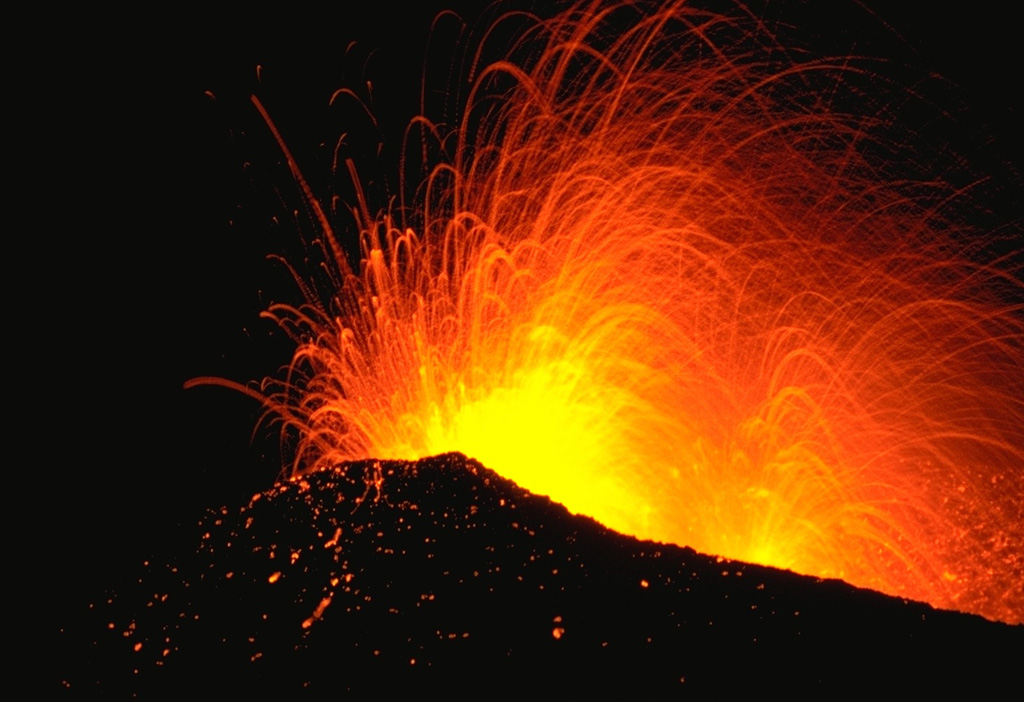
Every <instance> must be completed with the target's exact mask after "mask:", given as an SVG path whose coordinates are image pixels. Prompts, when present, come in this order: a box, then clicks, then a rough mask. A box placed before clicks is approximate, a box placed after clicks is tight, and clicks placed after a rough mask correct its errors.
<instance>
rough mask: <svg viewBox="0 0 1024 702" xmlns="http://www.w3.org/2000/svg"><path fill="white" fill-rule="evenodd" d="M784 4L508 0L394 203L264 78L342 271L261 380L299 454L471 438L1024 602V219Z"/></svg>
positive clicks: (315, 255) (933, 585)
mask: <svg viewBox="0 0 1024 702" xmlns="http://www.w3.org/2000/svg"><path fill="white" fill-rule="evenodd" d="M766 27H767V25H766V24H764V23H763V22H761V21H759V18H758V17H755V16H754V15H753V14H749V13H748V11H747V10H745V9H744V8H743V7H742V6H736V7H735V8H732V10H731V11H729V12H727V13H725V14H718V13H712V12H707V11H704V10H702V9H700V8H697V7H695V6H692V5H690V4H687V3H674V4H671V5H669V6H667V7H664V8H657V9H655V10H653V11H652V10H651V8H649V7H647V6H646V5H643V4H634V3H621V4H620V3H617V2H605V1H604V0H595V1H593V2H585V3H582V4H579V5H575V6H572V7H569V8H568V9H566V10H565V11H563V12H562V13H561V14H558V15H556V16H555V17H553V18H551V19H540V18H537V17H533V16H527V15H524V14H522V13H507V14H504V15H502V16H501V17H500V18H499V19H498V20H497V21H496V22H495V23H494V24H493V25H492V26H490V27H488V29H487V30H486V31H485V32H484V33H483V38H482V39H481V40H480V41H479V42H478V43H476V44H470V45H469V46H470V47H473V48H469V47H466V48H464V50H465V51H466V52H467V53H466V55H465V57H464V58H465V59H466V60H465V65H467V66H469V68H467V69H466V71H465V73H464V75H460V76H459V79H461V80H463V81H464V83H463V84H464V85H465V86H466V88H465V90H464V91H457V92H458V96H457V97H456V96H454V95H450V96H449V99H450V100H457V101H458V103H459V104H458V110H459V114H460V115H461V116H460V118H459V121H458V124H457V125H456V126H455V127H446V126H444V125H442V124H437V123H433V122H431V121H430V120H429V119H428V118H427V117H420V118H417V119H416V120H414V121H413V122H412V123H411V124H410V126H409V127H408V129H407V131H406V141H405V148H404V154H405V157H404V159H403V164H402V166H401V167H400V170H401V172H402V175H403V177H404V178H405V182H404V183H403V185H402V186H401V187H400V192H399V193H398V194H397V198H398V199H397V201H392V204H391V205H389V206H387V207H382V208H375V207H374V206H373V205H372V202H373V197H372V196H371V195H372V194H369V195H368V194H366V193H364V192H363V187H362V186H361V185H360V180H359V177H358V175H357V163H356V162H355V161H354V160H352V159H350V158H346V155H345V152H344V147H343V146H342V145H341V144H339V146H338V148H337V150H336V170H337V172H338V173H339V174H340V175H343V176H345V177H346V178H348V179H350V181H351V182H350V183H349V187H351V192H352V196H351V197H350V198H348V200H349V202H348V203H347V207H346V206H339V204H338V202H339V201H338V200H328V199H326V198H320V197H318V195H317V194H316V193H314V191H313V189H312V188H311V187H310V186H309V185H307V182H306V180H305V179H304V178H303V175H302V173H301V171H300V168H299V165H298V164H297V163H296V161H295V159H294V158H293V157H292V156H291V154H290V153H289V152H288V148H287V146H286V143H285V140H284V138H283V137H282V136H281V135H280V134H279V133H278V131H277V129H276V127H275V126H274V124H273V122H272V120H271V119H270V117H269V116H268V115H267V112H266V111H265V110H264V108H263V106H262V104H261V103H260V102H259V100H258V99H256V98H253V101H254V103H255V105H256V107H257V108H258V109H259V111H260V112H261V113H262V115H263V116H264V119H265V120H266V122H267V124H268V125H269V127H270V129H271V130H272V131H273V133H274V136H275V138H276V139H277V141H278V142H279V144H280V147H281V149H282V150H283V151H284V153H285V156H286V159H287V162H288V165H289V167H290V169H291V172H292V174H293V176H294V178H295V180H296V182H297V183H298V184H299V186H300V189H301V191H302V192H303V198H304V200H305V205H306V209H307V211H308V212H309V213H310V220H311V227H310V231H311V232H312V235H310V232H307V233H306V239H307V250H308V252H309V256H310V259H311V260H312V261H313V262H314V263H313V265H311V268H316V269H317V270H315V271H313V273H312V275H311V274H310V271H307V270H305V269H302V268H300V266H299V264H298V263H297V262H291V263H288V262H285V265H286V266H288V267H289V269H290V270H291V271H292V274H293V276H294V278H295V281H296V283H297V285H298V288H299V289H300V290H301V291H302V294H303V298H304V299H303V302H302V303H301V304H274V305H272V306H270V307H269V309H268V310H267V312H266V315H267V316H269V317H270V318H272V319H274V320H275V321H276V322H278V323H279V324H280V325H281V327H282V328H284V329H285V330H287V331H288V332H289V334H291V335H292V337H293V338H294V339H295V341H296V342H297V349H296V351H295V354H294V360H293V362H292V364H291V366H290V368H289V369H288V370H287V372H286V373H284V374H282V376H281V377H280V378H278V379H276V380H268V381H265V382H264V384H263V385H262V386H261V387H260V388H259V389H258V390H256V389H249V390H248V391H249V392H250V393H251V394H254V395H256V396H258V397H259V398H260V400H261V401H263V402H264V403H265V405H266V407H267V408H268V412H269V414H271V415H273V416H274V417H275V418H277V419H279V420H280V421H281V423H282V425H283V429H282V432H283V437H284V438H285V439H286V442H285V443H286V444H287V446H289V447H290V450H291V458H290V467H289V471H290V472H292V473H294V474H301V473H303V472H306V471H312V470H317V469H319V468H322V467H326V466H335V465H337V464H339V463H342V462H344V461H350V460H354V459H361V458H366V457H377V458H397V459H417V458H421V457H425V456H430V455H433V454H439V453H443V452H447V451H461V452H463V453H465V454H467V455H469V456H472V457H474V458H476V459H478V460H480V461H481V462H482V463H483V464H485V465H487V466H488V467H490V468H493V469H494V470H496V471H498V472H499V473H501V474H502V475H504V476H506V477H508V478H511V479H513V480H515V481H516V482H517V483H519V484H520V485H522V486H524V487H527V488H529V489H531V490H532V491H534V492H537V493H541V494H546V495H549V496H551V497H552V498H553V499H555V500H557V501H559V502H561V503H563V504H565V505H566V507H568V508H569V509H570V510H572V511H574V512H577V513H582V514H587V515H590V516H593V517H594V518H596V519H597V520H599V521H600V522H602V523H604V524H606V525H607V526H609V527H611V528H613V529H616V530H618V531H620V532H623V533H627V534H632V535H635V536H637V537H640V538H646V539H654V540H658V541H664V542H672V543H677V544H682V545H688V546H691V547H693V548H695V549H697V550H699V551H703V552H706V553H711V554H720V555H723V556H726V557H729V558H735V559H742V560H746V561H752V562H756V563H761V564H767V565H773V566H778V567H782V568H789V569H792V570H794V571H797V572H801V573H806V574H812V575H817V576H822V577H835V578H842V579H844V580H846V581H848V582H851V583H853V584H856V585H860V586H865V587H871V588H875V589H878V590H881V591H883V592H886V593H890V594H894V595H900V596H904V597H908V598H913V599H919V600H925V601H927V602H930V603H932V604H934V605H936V606H941V607H949V608H955V609H960V610H964V611H969V612H975V613H979V614H982V615H984V616H987V617H989V618H993V619H999V620H1003V621H1007V622H1020V621H1022V620H1024V587H1022V583H1024V517H1022V509H1024V304H1022V300H1024V294H1022V289H1024V284H1022V277H1021V272H1022V255H1021V253H1022V251H1021V245H1020V241H1021V236H1020V235H1021V231H1020V229H1019V225H1018V224H1012V225H1006V224H1005V223H1004V224H1003V225H1002V226H1001V227H998V226H997V227H988V226H984V227H983V226H980V225H978V223H977V220H978V219H979V218H978V217H977V215H978V213H979V212H982V210H981V209H979V205H978V204H977V198H976V197H975V190H974V189H972V188H971V187H965V186H963V185H961V184H958V183H956V179H955V178H953V177H951V175H950V173H951V172H949V171H946V172H945V173H946V174H945V175H936V170H934V169H933V168H932V166H933V165H935V164H930V163H929V164H927V165H928V166H929V168H928V174H927V175H925V176H922V169H921V165H920V164H921V159H922V157H921V156H920V153H921V152H920V151H918V152H917V153H916V154H915V153H913V152H912V150H911V148H910V147H913V149H917V148H918V146H919V145H920V144H921V143H922V142H923V141H925V140H926V137H925V136H924V135H922V134H918V133H917V132H915V131H914V128H913V125H912V124H909V125H903V123H902V122H901V119H903V118H904V117H906V115H910V114H912V112H913V110H912V107H911V106H910V102H911V98H909V97H908V96H907V93H905V92H901V91H899V90H898V89H895V87H894V86H891V85H890V86H886V85H885V83H886V82H887V79H886V78H885V75H886V74H885V72H884V71H883V70H881V64H879V63H875V62H871V61H869V60H866V59H855V58H850V57H843V58H841V59H831V58H824V59H823V58H821V57H820V55H815V54H811V53H807V52H801V51H799V50H795V49H794V48H793V47H792V46H791V45H789V44H788V43H787V42H788V40H787V39H786V38H785V37H784V36H783V34H784V33H785V32H784V31H783V30H782V29H780V27H781V25H780V26H777V27H776V28H775V29H773V30H772V31H769V29H767V28H766ZM499 36H501V37H506V38H507V37H508V36H512V37H514V39H513V40H511V41H510V48H509V49H507V50H504V49H503V58H502V59H500V60H497V61H488V60H486V58H485V57H486V56H487V55H488V54H487V50H488V47H489V46H492V45H493V44H496V43H498V42H499V40H498V39H496V37H499ZM880 92H884V93H886V95H884V96H881V97H874V96H876V95H878V94H879V93H880ZM424 93H425V94H426V93H427V90H426V89H425V90H424ZM894 95H898V96H900V97H899V98H898V99H894V98H893V96H894ZM351 97H352V93H350V92H348V91H339V93H338V94H336V96H335V99H336V100H346V99H350V98H351ZM904 108H905V109H904ZM904 143H906V144H908V145H909V146H907V147H906V148H904V146H903V144H904ZM912 155H913V158H912V157H911V156H912ZM936 163H937V162H936ZM915 168H916V169H917V170H916V172H915V171H914V170H913V169H915ZM420 173H422V177H420V175H417V174H420ZM939 173H940V174H941V173H942V172H941V171H939ZM338 210H340V213H339V211H338ZM339 225H340V226H347V227H349V228H350V229H351V230H352V231H356V230H357V231H358V240H359V243H360V246H359V251H360V254H359V255H358V256H355V257H353V258H352V260H351V261H350V256H351V255H352V251H353V250H354V247H353V246H351V245H347V244H346V237H345V236H342V235H339V233H337V232H336V231H335V230H336V229H337V228H339ZM339 231H340V229H339ZM353 238H354V235H353ZM356 259H359V262H358V264H357V263H356V262H355V261H356ZM313 278H317V280H319V281H320V282H319V283H317V282H315V281H313V280H312V279H313ZM324 281H326V283H327V285H326V286H325V285H323V283H324ZM325 287H326V288H328V289H329V292H328V293H326V294H324V293H323V292H322V290H323V289H324V288H325ZM208 381H209V379H200V380H197V381H194V382H208ZM222 384H228V385H233V384H232V383H226V382H222Z"/></svg>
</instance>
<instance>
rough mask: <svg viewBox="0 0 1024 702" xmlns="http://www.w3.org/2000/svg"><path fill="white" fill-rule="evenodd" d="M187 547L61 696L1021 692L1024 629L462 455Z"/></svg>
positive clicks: (190, 540)
mask: <svg viewBox="0 0 1024 702" xmlns="http://www.w3.org/2000/svg"><path fill="white" fill-rule="evenodd" d="M181 532H182V534H183V538H182V543H181V544H180V547H181V548H180V550H179V551H176V552H174V553H171V554H169V555H168V554H165V555H164V556H163V557H160V558H150V559H149V560H148V561H146V562H145V564H142V563H140V564H139V566H138V568H137V571H136V572H135V573H133V574H131V577H128V578H124V579H123V580H122V581H121V582H117V583H110V587H109V589H108V590H107V591H105V592H97V593H95V597H94V598H91V601H90V603H89V604H88V605H83V607H82V609H81V611H76V612H73V613H71V615H70V616H68V617H67V620H66V621H64V622H62V623H61V625H60V627H59V629H60V631H59V634H58V635H57V636H56V637H55V638H56V643H57V652H58V656H57V658H56V662H57V670H56V673H57V681H58V683H59V684H60V685H61V686H62V687H65V688H67V689H68V690H69V691H70V692H72V693H75V692H77V693H80V694H81V695H82V696H88V697H95V696H97V693H105V694H106V695H107V696H110V697H113V698H123V697H125V696H128V695H130V694H136V695H137V696H138V697H139V698H142V699H152V698H154V697H157V698H160V697H171V696H180V695H183V694H191V695H196V696H199V697H200V698H208V697H209V696H210V695H213V694H220V693H224V694H230V695H231V696H232V698H235V697H236V696H237V695H240V694H243V693H260V695H261V697H262V696H264V695H265V694H267V693H270V692H276V693H286V694H288V693H305V696H312V697H317V698H322V697H345V696H352V697H356V698H367V697H369V696H370V695H385V696H387V697H391V696H393V695H394V694H395V693H400V692H409V693H414V694H421V693H427V694H429V696H430V697H435V696H436V695H438V694H444V695H446V696H451V697H453V698H455V699H462V698H468V697H483V698H512V697H524V696H529V697H531V698H541V699H549V698H582V699H593V698H602V699H604V698H611V699H636V698H649V697H653V698H665V697H696V698H708V697H723V698H732V697H735V696H738V695H740V694H747V693H755V694H756V693H761V692H765V691H781V692H783V693H785V694H787V696H794V695H795V696H810V695H815V696H821V697H825V698H830V697H835V696H840V697H845V696H849V695H853V694H860V693H865V692H866V693H871V694H879V695H882V696H884V697H891V696H892V695H894V694H896V693H898V692H909V693H913V694H915V695H919V694H922V693H941V694H942V695H943V696H948V695H950V694H952V693H954V692H957V691H960V692H963V693H966V694H970V695H971V696H972V697H973V696H976V695H977V694H978V693H979V692H982V691H984V690H990V691H1003V692H1004V693H1005V692H1010V691H1014V690H1018V691H1019V677H1020V672H1021V670H1020V660H1021V654H1022V652H1024V627H1020V626H1017V627H1011V626H1007V625H1003V624H996V623H991V622H988V621H985V620H984V619H982V618H980V617H976V616H971V615H964V614H957V613H952V612H944V611H937V610H934V609H932V608H931V607H929V606H927V605H923V604H918V603H912V602H905V601H903V600H901V599H897V598H891V597H887V596H883V595H880V594H878V593H874V592H869V591H865V590H858V589H856V588H853V587H851V586H849V585H846V584H845V583H842V582H838V581H821V580H818V579H815V578H808V577H803V576H799V575H795V574H793V573H790V572H783V571H779V570H775V569H771V568H764V567H759V566H754V565H748V564H744V563H740V562H735V561H728V560H722V559H716V558H714V557H709V556H705V555H701V554H698V553H695V552H694V551H692V550H690V549H686V548H678V547H676V546H667V545H661V544H655V543H651V542H642V541H637V540H635V539H633V538H629V537H625V536H621V535H619V534H617V533H615V532H611V531H609V530H607V529H605V528H604V527H602V526H600V525H599V524H597V523H595V522H593V521H592V520H590V519H586V518H582V517H577V516H573V515H570V514H569V513H568V512H567V511H566V510H565V509H564V508H563V507H561V506H560V505H558V504H555V503H552V502H551V501H550V500H548V499H546V498H542V497H537V496H534V495H531V494H529V493H527V492H526V491H524V490H522V489H520V488H518V487H517V486H515V485H514V484H513V483H510V482H509V481H506V480H504V479H503V478H501V477H499V476H498V475H496V474H495V473H493V472H491V471H490V470H488V469H486V468H484V467H483V466H481V465H479V464H478V463H476V462H474V461H472V460H469V459H466V458H464V457H463V456H461V455H458V454H450V455H446V456H440V457H437V458H433V459H427V460H423V461H419V462H418V463H411V464H406V463H398V462H380V463H377V462H370V461H368V462H363V463H358V464H353V465H349V466H346V467H345V468H344V469H343V470H338V471H324V472H321V473H317V474H314V475H311V476H309V477H308V478H307V479H305V480H303V481H301V482H293V483H282V484H279V485H278V486H276V487H275V488H274V489H272V490H270V491H268V492H265V493H263V494H260V495H257V496H255V497H254V498H253V499H252V501H251V502H250V503H249V504H248V505H245V506H244V507H241V508H238V507H229V508H223V509H219V510H215V511H210V512H209V513H208V514H207V515H206V516H205V518H203V519H202V521H201V522H200V523H199V525H198V526H197V527H195V528H194V529H192V530H191V531H190V530H189V529H188V528H184V529H182V530H181ZM171 550H174V549H173V548H172V549H171ZM345 693H352V694H350V695H346V694H345ZM1011 694H1016V693H1011ZM282 699H288V698H287V697H286V698H282Z"/></svg>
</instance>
